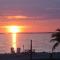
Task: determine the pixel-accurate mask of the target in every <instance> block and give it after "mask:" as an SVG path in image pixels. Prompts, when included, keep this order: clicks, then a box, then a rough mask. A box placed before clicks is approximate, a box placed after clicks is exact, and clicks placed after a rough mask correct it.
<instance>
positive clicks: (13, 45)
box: [12, 33, 17, 52]
mask: <svg viewBox="0 0 60 60" xmlns="http://www.w3.org/2000/svg"><path fill="white" fill-rule="evenodd" d="M12 47H13V48H14V51H15V52H16V48H17V45H16V33H12Z"/></svg>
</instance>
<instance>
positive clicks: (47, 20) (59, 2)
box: [0, 0, 60, 32]
mask: <svg viewBox="0 0 60 60" xmlns="http://www.w3.org/2000/svg"><path fill="white" fill-rule="evenodd" d="M10 25H17V26H25V28H21V29H22V30H23V31H22V32H52V31H55V29H56V28H60V0H0V32H5V29H6V28H5V27H4V26H10Z"/></svg>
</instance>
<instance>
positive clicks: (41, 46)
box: [0, 33, 60, 53]
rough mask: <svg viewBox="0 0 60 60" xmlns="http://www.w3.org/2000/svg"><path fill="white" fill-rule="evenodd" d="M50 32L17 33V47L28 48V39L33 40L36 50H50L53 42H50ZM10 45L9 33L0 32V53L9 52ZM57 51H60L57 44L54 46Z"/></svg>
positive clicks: (10, 37) (10, 36)
mask: <svg viewBox="0 0 60 60" xmlns="http://www.w3.org/2000/svg"><path fill="white" fill-rule="evenodd" d="M51 34H52V33H28V34H26V33H25V34H17V47H20V48H21V51H23V45H24V49H25V50H26V49H30V40H31V39H32V41H33V49H35V51H36V52H51V49H52V46H53V44H54V43H50V40H51ZM11 46H12V35H11V34H0V53H10V48H11ZM55 51H57V52H59V51H60V48H59V46H58V47H57V48H56V50H55Z"/></svg>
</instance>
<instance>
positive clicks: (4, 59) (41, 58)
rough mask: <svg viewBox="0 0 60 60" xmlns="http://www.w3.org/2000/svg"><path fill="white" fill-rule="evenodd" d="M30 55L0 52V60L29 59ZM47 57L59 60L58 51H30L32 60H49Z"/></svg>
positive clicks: (59, 54)
mask: <svg viewBox="0 0 60 60" xmlns="http://www.w3.org/2000/svg"><path fill="white" fill-rule="evenodd" d="M51 55H52V56H51ZM30 56H31V55H30V53H19V54H0V60H31V59H30ZM49 59H50V60H51V59H54V60H60V52H54V53H47V52H40V53H32V60H49Z"/></svg>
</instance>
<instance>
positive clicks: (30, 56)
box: [30, 40, 32, 60]
mask: <svg viewBox="0 0 60 60" xmlns="http://www.w3.org/2000/svg"><path fill="white" fill-rule="evenodd" d="M30 43H31V46H30V60H32V40H31V42H30Z"/></svg>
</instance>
